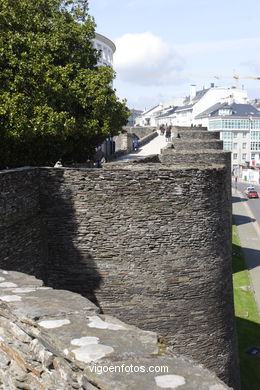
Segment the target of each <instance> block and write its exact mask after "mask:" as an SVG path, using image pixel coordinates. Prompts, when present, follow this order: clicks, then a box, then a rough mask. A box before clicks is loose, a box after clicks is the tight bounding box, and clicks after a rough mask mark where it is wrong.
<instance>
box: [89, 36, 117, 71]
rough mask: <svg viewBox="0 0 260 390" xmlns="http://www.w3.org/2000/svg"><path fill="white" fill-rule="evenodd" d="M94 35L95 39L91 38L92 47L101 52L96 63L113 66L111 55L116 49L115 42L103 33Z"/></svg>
mask: <svg viewBox="0 0 260 390" xmlns="http://www.w3.org/2000/svg"><path fill="white" fill-rule="evenodd" d="M95 35H96V36H95V39H94V40H93V44H94V48H95V49H96V50H98V51H100V52H101V55H100V58H99V62H98V65H99V66H100V65H103V66H110V67H111V68H113V55H114V53H115V51H116V46H115V44H114V43H113V42H112V41H111V40H110V39H108V38H107V37H105V36H104V35H101V34H98V33H96V34H95Z"/></svg>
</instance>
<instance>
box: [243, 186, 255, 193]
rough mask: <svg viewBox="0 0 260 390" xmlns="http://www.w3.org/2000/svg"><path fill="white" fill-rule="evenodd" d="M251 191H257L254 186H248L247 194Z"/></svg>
mask: <svg viewBox="0 0 260 390" xmlns="http://www.w3.org/2000/svg"><path fill="white" fill-rule="evenodd" d="M250 191H255V187H253V186H248V187H247V188H246V189H245V194H246V195H247V194H248V193H249V192H250Z"/></svg>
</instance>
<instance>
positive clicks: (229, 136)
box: [222, 131, 233, 140]
mask: <svg viewBox="0 0 260 390" xmlns="http://www.w3.org/2000/svg"><path fill="white" fill-rule="evenodd" d="M232 137H233V133H232V131H223V132H222V139H223V140H226V139H228V140H231V139H232Z"/></svg>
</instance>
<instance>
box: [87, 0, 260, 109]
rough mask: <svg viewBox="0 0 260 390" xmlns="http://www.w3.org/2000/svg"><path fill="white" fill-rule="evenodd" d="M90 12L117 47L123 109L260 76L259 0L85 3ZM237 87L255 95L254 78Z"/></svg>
mask: <svg viewBox="0 0 260 390" xmlns="http://www.w3.org/2000/svg"><path fill="white" fill-rule="evenodd" d="M89 13H90V15H92V16H93V17H94V19H95V22H96V24H97V28H96V31H97V32H99V33H100V34H103V35H105V36H107V37H108V38H109V39H111V40H112V41H113V42H114V43H115V44H116V46H117V50H116V53H115V55H114V67H115V70H116V73H117V77H116V80H115V82H114V87H115V88H116V90H117V95H118V97H119V98H120V99H123V98H126V99H127V102H128V106H129V107H130V108H137V109H144V108H149V107H151V106H153V105H156V104H157V103H160V102H165V101H168V100H170V99H171V98H174V97H180V96H186V95H189V86H190V84H196V85H197V89H202V88H203V86H205V87H207V86H209V85H210V84H211V83H215V85H218V86H227V87H231V86H232V85H236V82H235V80H234V79H232V76H233V75H234V73H235V74H238V75H239V76H240V77H256V76H260V0H247V1H245V0H243V1H242V0H225V1H224V0H219V1H211V0H186V1H185V0H182V1H180V0H89ZM210 76H212V77H210ZM215 76H218V77H219V78H215ZM239 85H240V87H241V86H242V85H244V88H245V89H246V90H247V91H248V95H249V98H250V99H253V98H256V97H258V98H260V80H253V79H246V78H245V79H240V80H239Z"/></svg>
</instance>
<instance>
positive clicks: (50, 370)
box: [0, 270, 229, 390]
mask: <svg viewBox="0 0 260 390" xmlns="http://www.w3.org/2000/svg"><path fill="white" fill-rule="evenodd" d="M179 387H181V389H182V390H194V389H196V390H228V389H229V388H228V387H227V386H226V385H225V384H224V383H223V382H221V381H220V380H219V379H218V378H217V377H216V376H215V375H214V374H213V373H211V372H210V371H208V370H206V369H205V368H203V367H202V366H200V365H197V364H196V363H194V362H193V361H191V360H189V359H187V358H184V357H182V356H178V355H176V354H173V352H172V350H171V349H170V348H168V347H167V346H166V345H165V344H163V342H162V341H161V342H159V340H158V337H157V335H156V334H155V333H153V332H147V331H143V330H141V329H138V328H136V327H134V326H130V325H128V324H126V323H124V322H121V321H119V320H117V319H116V318H114V317H110V316H106V315H101V314H100V313H99V310H98V308H97V307H96V306H95V305H93V304H92V303H91V302H90V301H88V300H87V299H85V298H83V297H82V296H80V295H78V294H74V293H72V292H68V291H64V290H53V289H51V288H48V287H43V283H42V281H41V280H38V279H36V278H34V277H32V276H29V275H26V274H23V273H19V272H12V271H4V270H0V389H3V390H7V389H8V390H15V389H17V390H18V389H37V390H57V389H66V390H73V389H78V390H98V389H102V390H105V389H106V390H122V389H126V390H136V389H138V390H147V389H149V390H160V389H165V388H167V389H176V388H179Z"/></svg>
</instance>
